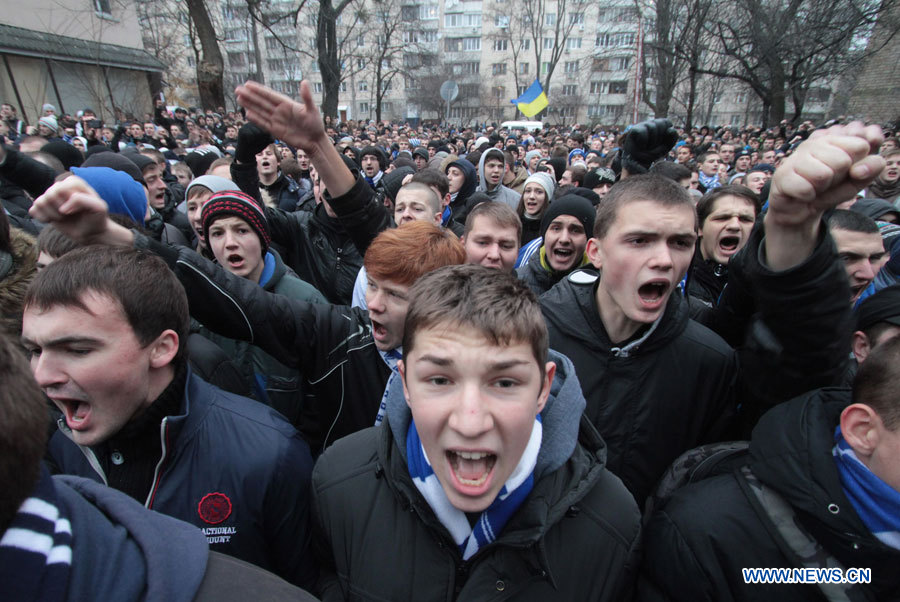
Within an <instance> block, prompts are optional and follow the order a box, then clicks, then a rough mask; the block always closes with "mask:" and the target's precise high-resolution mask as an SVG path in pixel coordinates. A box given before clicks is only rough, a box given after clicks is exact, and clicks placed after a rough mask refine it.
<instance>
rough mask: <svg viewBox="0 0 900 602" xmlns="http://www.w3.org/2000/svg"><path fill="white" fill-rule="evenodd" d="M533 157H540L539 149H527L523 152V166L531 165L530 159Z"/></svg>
mask: <svg viewBox="0 0 900 602" xmlns="http://www.w3.org/2000/svg"><path fill="white" fill-rule="evenodd" d="M534 157H537V158H539V159H540V157H541V151H539V150H533V151H528V152H527V153H525V167H528V166H529V165H531V160H532V159H533V158H534Z"/></svg>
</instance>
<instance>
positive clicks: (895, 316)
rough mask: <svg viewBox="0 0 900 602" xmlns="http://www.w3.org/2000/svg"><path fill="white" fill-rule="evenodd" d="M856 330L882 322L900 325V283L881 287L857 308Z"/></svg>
mask: <svg viewBox="0 0 900 602" xmlns="http://www.w3.org/2000/svg"><path fill="white" fill-rule="evenodd" d="M855 313H856V330H868V329H869V328H871V327H872V326H875V325H876V324H879V323H881V322H887V323H888V324H893V325H894V326H900V284H895V285H893V286H889V287H886V288H883V289H881V290H880V291H878V292H877V293H875V294H874V295H872V296H870V297H867V298H865V299H864V300H863V301H862V302H861V303H860V304H859V306H858V307H857V308H856V312H855Z"/></svg>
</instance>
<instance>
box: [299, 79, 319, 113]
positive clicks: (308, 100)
mask: <svg viewBox="0 0 900 602" xmlns="http://www.w3.org/2000/svg"><path fill="white" fill-rule="evenodd" d="M300 100H302V101H303V107H304V108H305V109H306V110H307V111H310V112H314V111H316V103H315V101H314V100H313V96H312V91H311V90H310V89H309V82H308V81H307V80H305V79H304V80H303V81H302V82H300Z"/></svg>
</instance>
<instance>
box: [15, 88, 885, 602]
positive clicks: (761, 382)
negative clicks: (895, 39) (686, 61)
mask: <svg viewBox="0 0 900 602" xmlns="http://www.w3.org/2000/svg"><path fill="white" fill-rule="evenodd" d="M236 96H237V100H238V103H239V104H240V106H241V110H240V111H231V112H226V111H225V110H224V109H223V108H221V107H220V108H219V109H218V111H217V112H215V111H212V110H208V111H205V112H201V111H199V110H194V109H192V110H191V111H187V110H185V109H183V108H180V107H166V106H164V105H163V104H162V103H161V102H160V101H157V102H156V107H155V111H154V113H153V114H152V115H151V114H147V115H144V116H143V119H135V120H126V121H125V122H123V123H121V124H117V125H115V126H110V125H109V124H104V123H103V122H102V121H100V120H98V119H97V117H96V114H95V112H94V111H92V110H91V109H89V108H85V109H84V110H83V111H79V113H78V114H77V115H76V116H74V117H73V116H69V115H56V111H55V108H54V107H53V106H52V105H49V104H47V105H44V107H43V115H42V116H41V117H40V119H39V121H38V123H37V125H36V126H34V127H31V126H28V125H26V124H24V123H23V122H22V121H21V120H19V119H18V118H17V117H16V111H15V108H14V107H13V106H12V105H10V104H3V105H2V107H0V135H2V136H3V139H2V140H0V141H2V142H3V144H2V146H0V184H2V188H0V202H2V205H3V209H4V211H2V212H0V381H2V382H3V383H4V384H3V386H2V387H0V416H2V419H0V482H2V484H3V489H4V491H5V493H4V495H3V496H2V502H0V588H2V590H3V591H4V592H8V593H9V595H10V596H11V599H16V600H18V599H23V600H24V599H35V600H36V599H40V600H44V599H46V600H50V599H70V600H85V599H98V598H101V597H103V598H115V599H117V600H118V599H121V600H130V599H141V598H146V599H150V600H178V599H185V600H191V599H212V597H213V596H215V597H216V598H217V599H222V598H224V599H235V600H237V599H247V598H253V599H273V600H275V599H278V600H281V599H299V600H304V599H310V600H312V599H322V600H437V599H441V600H447V599H459V600H488V599H491V600H505V599H510V600H519V599H533V600H616V601H617V600H632V599H634V600H647V601H654V600H684V601H688V600H690V601H694V600H710V601H721V600H748V601H749V600H761V599H766V598H769V599H775V600H804V601H805V600H820V599H821V600H893V599H897V596H898V594H897V592H900V574H898V573H897V571H896V570H895V567H896V566H897V563H898V561H900V472H898V467H900V401H898V400H897V397H896V395H895V393H894V391H895V388H894V386H893V384H895V383H896V382H897V381H895V380H894V378H900V337H898V336H897V335H898V334H900V246H898V245H900V149H898V145H897V138H896V137H895V136H894V132H893V131H892V130H891V129H890V128H885V129H883V128H882V127H881V126H878V125H868V126H867V125H864V124H862V123H859V122H849V121H848V122H843V121H839V122H835V123H828V124H822V125H816V124H813V123H811V122H804V123H802V124H800V125H799V126H796V127H795V126H794V124H791V123H788V122H783V123H781V124H779V125H778V126H776V127H773V128H768V129H762V128H756V127H743V128H734V127H718V128H710V127H702V128H692V129H690V130H685V129H678V128H675V127H673V125H672V124H671V123H670V122H669V121H668V120H666V119H655V120H650V121H646V122H642V123H638V124H634V125H632V126H629V127H628V128H624V129H622V130H621V131H620V130H618V129H616V128H603V127H596V128H589V127H583V126H579V125H578V124H573V125H571V126H567V127H547V128H544V129H543V130H541V131H533V132H528V131H508V130H505V129H503V128H498V127H496V126H488V125H483V126H481V127H474V128H473V127H442V126H410V125H408V124H397V123H390V122H384V123H373V122H369V123H365V122H348V123H337V122H333V121H332V120H331V119H328V118H326V119H323V118H322V116H321V114H320V113H319V111H318V109H317V108H316V106H315V105H314V103H313V100H312V96H311V94H310V90H309V88H308V86H307V84H306V83H304V84H303V85H302V86H301V89H300V98H299V100H292V99H290V98H288V97H286V96H284V95H282V94H279V93H277V92H275V91H273V90H270V89H268V88H266V87H264V86H261V85H259V84H256V83H253V82H249V83H247V84H246V85H243V86H240V87H238V89H237V90H236ZM29 361H30V366H29ZM766 568H775V569H777V568H785V569H797V570H798V571H813V573H802V575H808V574H812V575H819V577H816V578H812V577H807V578H805V579H798V578H797V577H796V575H795V574H793V573H791V574H790V575H792V576H791V577H790V578H787V577H785V578H783V579H780V580H777V579H770V578H766V579H755V578H752V577H751V578H748V576H747V575H748V574H747V572H746V570H747V569H766ZM857 569H863V570H862V571H861V573H860V571H857ZM833 570H838V571H839V575H838V576H839V577H841V578H834V575H835V573H833V572H832V573H828V572H827V571H833ZM815 571H823V572H821V573H818V572H815ZM866 571H868V572H866ZM798 574H799V573H798ZM859 574H861V575H862V578H855V577H854V576H858V575H859ZM848 575H850V576H851V577H850V578H847V576H848ZM826 577H827V578H826Z"/></svg>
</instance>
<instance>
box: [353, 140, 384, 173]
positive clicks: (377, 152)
mask: <svg viewBox="0 0 900 602" xmlns="http://www.w3.org/2000/svg"><path fill="white" fill-rule="evenodd" d="M366 155H373V156H374V157H375V158H376V159H378V169H380V170H381V171H384V170H385V169H387V156H386V155H385V154H384V151H383V150H381V149H380V148H378V147H377V146H367V147H365V148H363V149H362V152H361V153H360V154H359V159H360V161H362V158H363V157H365V156H366Z"/></svg>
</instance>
